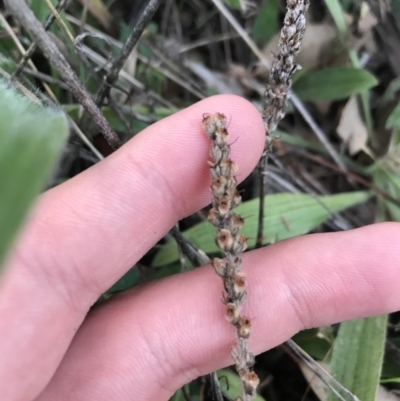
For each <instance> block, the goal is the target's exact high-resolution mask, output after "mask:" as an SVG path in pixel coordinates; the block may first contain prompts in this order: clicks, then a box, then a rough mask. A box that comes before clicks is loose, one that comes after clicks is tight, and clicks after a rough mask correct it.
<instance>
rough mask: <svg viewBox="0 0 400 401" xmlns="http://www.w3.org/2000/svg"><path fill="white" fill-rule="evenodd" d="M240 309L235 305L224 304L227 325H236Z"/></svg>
mask: <svg viewBox="0 0 400 401" xmlns="http://www.w3.org/2000/svg"><path fill="white" fill-rule="evenodd" d="M240 309H241V308H240V307H239V306H237V305H235V304H234V303H231V302H229V303H227V304H226V315H225V317H226V320H227V321H228V322H229V323H232V324H237V323H238V321H239V317H240Z"/></svg>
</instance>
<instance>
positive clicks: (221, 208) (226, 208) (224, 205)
mask: <svg viewBox="0 0 400 401" xmlns="http://www.w3.org/2000/svg"><path fill="white" fill-rule="evenodd" d="M230 210H231V200H230V198H229V197H228V196H221V197H220V198H218V212H219V214H220V215H221V217H225V216H226V215H227V214H228V213H229V212H230Z"/></svg>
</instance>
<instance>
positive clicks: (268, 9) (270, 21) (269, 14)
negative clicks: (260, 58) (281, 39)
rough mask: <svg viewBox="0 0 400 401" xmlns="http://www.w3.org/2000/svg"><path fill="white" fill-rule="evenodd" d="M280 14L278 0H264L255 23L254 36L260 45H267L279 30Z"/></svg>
mask: <svg viewBox="0 0 400 401" xmlns="http://www.w3.org/2000/svg"><path fill="white" fill-rule="evenodd" d="M278 16H279V2H278V0H264V2H263V4H262V5H261V8H260V11H259V13H258V15H257V17H256V19H255V21H254V25H253V38H254V40H255V42H256V43H257V44H258V45H259V46H265V45H266V44H267V43H268V42H269V40H270V39H271V38H272V36H273V35H274V34H275V33H276V32H277V30H278Z"/></svg>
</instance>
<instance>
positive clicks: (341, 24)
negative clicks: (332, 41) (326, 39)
mask: <svg viewBox="0 0 400 401" xmlns="http://www.w3.org/2000/svg"><path fill="white" fill-rule="evenodd" d="M325 4H326V7H327V8H328V10H329V12H330V13H331V15H332V18H333V20H334V21H335V24H336V26H337V28H338V30H339V32H340V33H341V34H342V35H346V34H347V25H346V20H345V19H344V13H343V10H342V6H341V4H340V2H339V0H325Z"/></svg>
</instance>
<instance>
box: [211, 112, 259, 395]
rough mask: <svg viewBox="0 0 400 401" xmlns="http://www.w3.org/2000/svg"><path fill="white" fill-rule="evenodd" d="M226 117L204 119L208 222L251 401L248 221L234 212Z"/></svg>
mask: <svg viewBox="0 0 400 401" xmlns="http://www.w3.org/2000/svg"><path fill="white" fill-rule="evenodd" d="M226 122H227V121H226V117H225V116H224V115H223V114H221V113H216V114H213V115H209V114H206V115H204V116H203V127H204V130H205V132H206V134H207V136H208V138H209V139H210V140H211V141H212V142H211V148H210V157H211V160H210V161H209V162H208V164H209V166H210V173H211V179H212V185H211V190H212V209H211V210H210V212H209V214H208V217H207V219H208V220H209V221H210V222H211V223H212V224H213V225H214V226H215V227H216V228H217V234H216V238H215V242H216V244H217V245H218V246H219V248H221V249H222V251H223V252H224V254H225V256H226V259H225V260H223V259H219V258H214V260H213V262H212V265H213V267H214V270H215V272H216V273H217V274H218V276H220V277H221V278H222V280H223V284H224V288H225V293H224V296H223V302H224V303H225V305H226V319H227V320H228V322H229V323H231V324H232V325H233V326H234V327H235V329H236V336H237V346H236V347H234V348H233V349H232V352H231V355H232V358H233V360H234V362H235V364H236V369H237V372H238V374H239V377H240V380H241V383H242V398H240V397H239V398H237V399H236V400H242V401H250V400H252V399H253V398H254V397H255V396H256V394H257V386H258V384H259V378H258V376H257V375H256V373H255V372H254V371H253V365H254V355H253V354H252V353H251V352H250V351H249V350H248V347H247V339H248V338H249V336H250V332H251V321H250V319H249V318H248V317H246V316H244V315H242V308H243V304H244V302H245V301H246V297H247V291H246V275H245V274H244V273H243V272H242V271H241V265H242V260H241V258H240V256H239V255H240V254H241V253H242V252H244V251H245V250H246V248H247V243H246V237H245V236H244V235H243V234H240V229H241V228H242V226H243V223H244V220H243V219H242V217H241V216H239V215H238V214H236V213H234V212H233V208H234V207H235V206H237V205H238V204H239V203H240V201H241V196H240V195H239V192H238V190H237V188H236V184H237V181H236V178H235V173H236V172H237V170H238V167H237V165H236V164H235V163H234V162H233V161H232V160H231V159H230V157H229V154H230V146H229V145H228V143H227V139H228V131H227V128H226Z"/></svg>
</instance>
